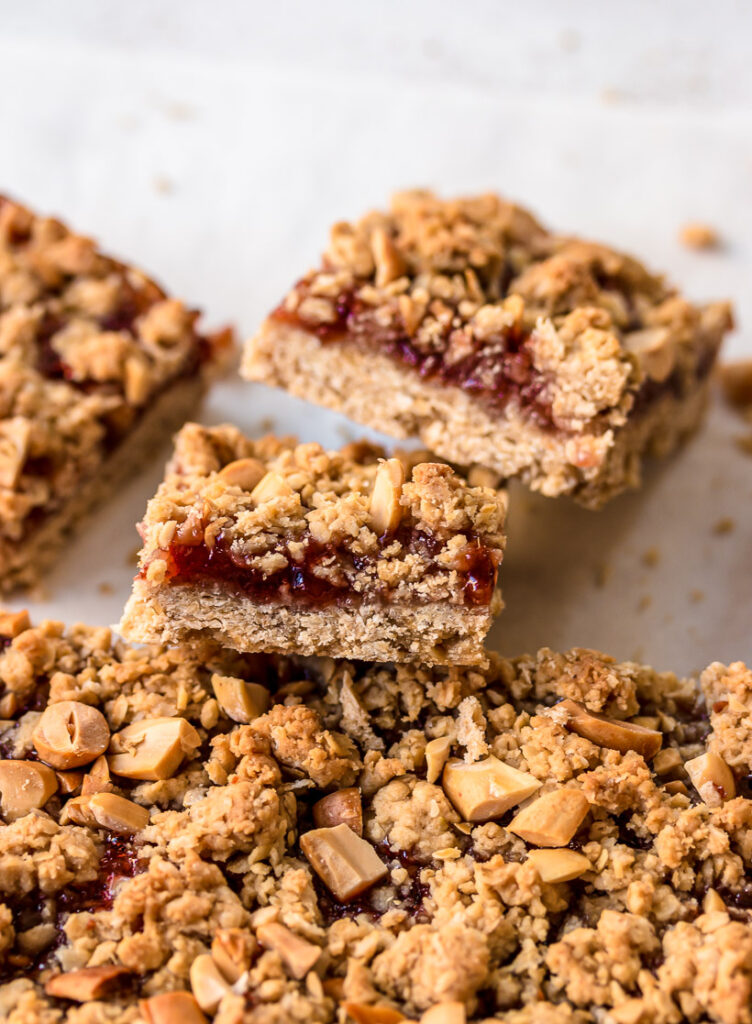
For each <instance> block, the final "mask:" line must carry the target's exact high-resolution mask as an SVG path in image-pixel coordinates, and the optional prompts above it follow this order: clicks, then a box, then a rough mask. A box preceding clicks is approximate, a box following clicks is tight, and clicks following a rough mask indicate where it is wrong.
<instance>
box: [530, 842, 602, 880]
mask: <svg viewBox="0 0 752 1024" xmlns="http://www.w3.org/2000/svg"><path fill="white" fill-rule="evenodd" d="M527 859H528V860H529V861H530V863H531V864H534V865H535V869H536V871H537V872H538V874H539V875H540V879H541V881H542V882H548V883H549V884H551V885H554V884H555V883H556V882H571V881H572V879H573V878H579V877H580V875H584V874H585V872H586V871H589V870H590V861H589V860H588V859H587V857H586V856H585V855H584V854H583V853H577V851H576V850H531V851H530V853H529V854H528V855H527Z"/></svg>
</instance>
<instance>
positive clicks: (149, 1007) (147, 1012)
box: [138, 992, 207, 1024]
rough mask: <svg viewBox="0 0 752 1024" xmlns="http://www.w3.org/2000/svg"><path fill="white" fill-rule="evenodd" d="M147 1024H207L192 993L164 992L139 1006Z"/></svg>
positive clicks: (144, 1000) (142, 1001)
mask: <svg viewBox="0 0 752 1024" xmlns="http://www.w3.org/2000/svg"><path fill="white" fill-rule="evenodd" d="M138 1007H139V1010H140V1011H141V1016H142V1017H143V1018H144V1021H145V1022H146V1024H207V1020H206V1017H205V1016H204V1015H203V1013H202V1012H201V1008H200V1006H199V1005H198V1003H197V1002H196V1000H195V999H194V998H193V996H192V995H191V994H190V992H163V993H162V994H161V995H158V996H152V997H151V999H142V1000H141V1001H140V1002H139V1004H138Z"/></svg>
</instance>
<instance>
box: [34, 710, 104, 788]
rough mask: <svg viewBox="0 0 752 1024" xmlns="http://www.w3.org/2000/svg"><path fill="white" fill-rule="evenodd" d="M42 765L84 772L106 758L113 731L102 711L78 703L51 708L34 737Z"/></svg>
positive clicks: (35, 730) (40, 721)
mask: <svg viewBox="0 0 752 1024" xmlns="http://www.w3.org/2000/svg"><path fill="white" fill-rule="evenodd" d="M32 741H33V743H34V746H35V747H36V751H37V753H38V754H39V756H40V757H41V759H42V760H43V761H45V762H46V763H47V764H49V765H51V766H52V767H53V768H58V769H60V770H61V771H65V770H66V769H68V768H81V767H82V766H83V765H85V764H89V763H90V762H91V761H93V760H94V759H95V758H97V757H99V755H100V754H103V753H104V752H105V750H106V749H107V745H108V743H109V742H110V729H109V726H108V725H107V719H106V718H105V717H104V715H103V714H102V712H101V711H97V709H96V708H92V707H90V706H89V705H88V704H82V703H81V701H78V700H62V701H60V702H59V703H58V704H48V705H47V707H46V708H45V710H44V711H43V712H42V717H41V718H40V719H39V721H38V722H37V726H36V728H35V729H34V732H33V733H32Z"/></svg>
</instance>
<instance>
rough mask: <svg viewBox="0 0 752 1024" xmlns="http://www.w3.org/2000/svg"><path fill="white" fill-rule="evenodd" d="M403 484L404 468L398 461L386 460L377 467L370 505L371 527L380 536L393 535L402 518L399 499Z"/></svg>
mask: <svg viewBox="0 0 752 1024" xmlns="http://www.w3.org/2000/svg"><path fill="white" fill-rule="evenodd" d="M404 482H405V467H404V466H403V465H402V463H401V462H400V460H399V459H387V460H386V461H385V462H382V463H381V465H380V466H379V468H378V470H377V472H376V477H375V479H374V482H373V491H372V492H371V503H370V506H369V512H370V514H371V525H372V526H373V529H374V532H375V533H377V534H378V535H379V536H381V535H382V534H384V533H393V532H394V530H396V529H397V527H398V526H399V523H400V519H401V518H402V507H401V505H400V497H401V495H402V485H403V484H404Z"/></svg>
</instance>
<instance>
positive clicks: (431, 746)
mask: <svg viewBox="0 0 752 1024" xmlns="http://www.w3.org/2000/svg"><path fill="white" fill-rule="evenodd" d="M451 749H452V741H451V740H450V739H449V737H448V736H438V737H437V738H436V739H435V740H429V742H428V743H426V769H427V770H426V780H427V781H428V782H436V780H437V779H438V777H439V776H440V775H441V773H442V771H443V770H444V765H445V764H446V763H447V759H448V757H449V752H450V751H451Z"/></svg>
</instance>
